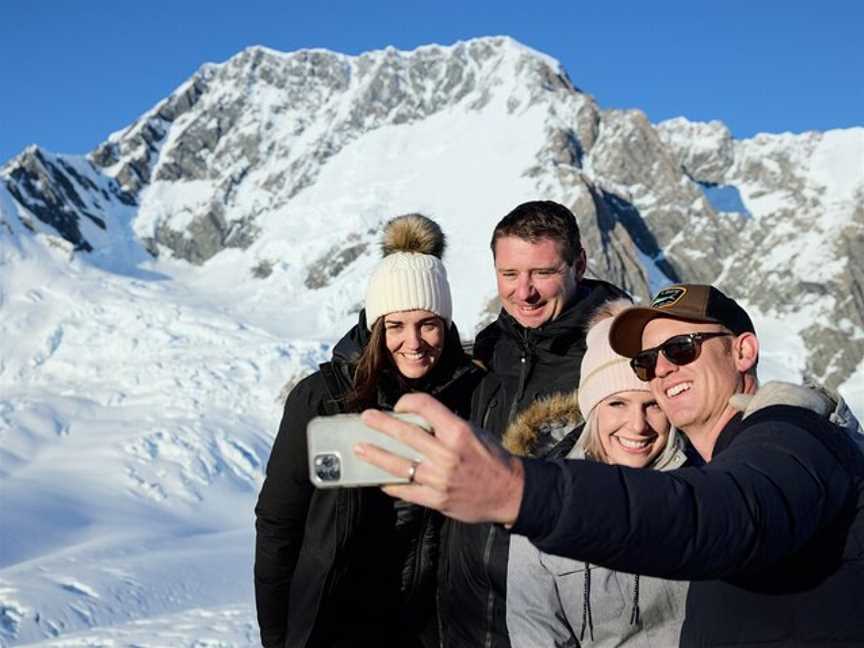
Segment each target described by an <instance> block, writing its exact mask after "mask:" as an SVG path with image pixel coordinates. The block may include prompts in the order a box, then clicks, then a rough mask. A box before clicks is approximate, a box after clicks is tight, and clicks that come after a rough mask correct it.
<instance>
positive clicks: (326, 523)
mask: <svg viewBox="0 0 864 648" xmlns="http://www.w3.org/2000/svg"><path fill="white" fill-rule="evenodd" d="M383 234H384V236H383V243H382V250H383V252H384V258H383V259H381V261H379V262H378V264H377V265H376V266H375V268H374V269H373V271H372V273H371V276H370V277H369V283H368V288H367V291H366V309H365V313H364V312H361V313H359V314H358V321H357V324H356V325H355V326H353V327H352V328H351V330H350V331H348V333H347V334H346V335H345V336H343V338H342V339H341V340H340V341H339V342H338V343H337V344H336V345H335V347H334V348H333V357H332V358H331V360H330V362H325V363H323V364H322V365H320V367H319V370H318V371H316V372H315V373H313V374H312V375H311V376H309V377H308V378H305V379H304V380H302V381H301V382H300V383H298V384H297V385H296V386H295V387H294V388H293V389H292V390H291V393H290V394H289V396H288V399H287V400H286V402H285V411H284V414H283V416H282V423H281V425H280V427H279V433H278V434H277V436H276V442H275V443H274V445H273V451H272V453H271V455H270V460H269V462H268V464H267V476H266V478H265V480H264V485H263V487H262V489H261V494H260V496H259V498H258V505H257V507H256V508H255V513H256V516H257V521H256V529H257V537H256V551H255V595H256V601H257V609H258V625H259V627H260V629H261V644H262V645H263V646H311V645H315V646H320V647H321V648H344V647H346V646H384V647H390V646H421V645H422V646H430V645H437V644H438V637H437V619H436V613H435V610H436V607H435V606H436V568H437V566H436V560H437V559H436V557H437V555H438V538H439V531H440V525H441V516H440V515H439V514H437V513H434V512H432V511H430V510H427V509H423V508H421V507H419V506H416V505H414V504H408V503H406V502H398V503H394V500H392V499H390V497H389V496H387V495H386V494H385V493H383V492H382V491H381V490H380V489H378V488H321V489H317V488H314V487H313V483H312V480H311V479H310V470H312V471H314V472H313V475H315V477H316V480H318V481H316V484H321V483H330V484H333V485H336V484H338V483H339V482H338V480H339V478H340V477H341V474H342V473H341V472H340V471H341V466H342V463H341V462H342V461H343V459H342V458H339V457H336V458H335V459H334V458H332V457H330V458H328V460H329V461H330V463H328V464H326V465H323V464H320V463H315V461H316V459H317V458H313V460H312V462H311V463H312V466H310V465H309V464H310V462H309V459H308V457H307V454H308V453H307V450H308V448H307V441H306V439H307V437H306V433H307V429H306V426H307V424H308V423H309V421H310V420H311V419H312V418H313V417H316V416H324V415H333V414H343V413H357V412H360V411H362V410H364V409H366V408H376V409H382V410H392V409H393V407H394V405H395V404H396V402H397V401H398V400H399V398H400V397H401V396H402V395H403V394H405V393H407V392H411V391H423V392H426V393H429V394H431V395H433V396H434V397H435V398H437V399H438V400H439V401H441V402H442V403H444V405H446V406H447V407H448V408H450V409H451V410H453V411H454V412H456V413H457V414H458V415H459V416H462V417H463V418H468V417H469V416H470V415H471V401H472V396H473V394H474V390H475V389H476V387H477V385H478V383H479V382H480V380H481V379H482V377H483V375H484V372H483V371H482V370H481V369H480V368H479V367H478V366H476V365H475V364H474V363H473V362H471V359H470V358H469V357H467V355H466V354H465V352H464V351H463V350H462V345H461V343H460V340H459V334H458V332H457V331H456V327H455V326H454V325H453V323H452V321H451V318H452V310H453V307H452V305H451V300H450V285H449V283H448V282H447V272H446V271H445V269H444V264H443V263H442V262H441V255H442V254H443V252H444V235H443V234H442V233H441V228H440V227H438V225H436V224H435V223H434V222H433V221H431V220H430V219H428V218H426V217H425V216H421V215H419V214H409V215H407V216H400V217H398V218H395V219H393V220H391V221H390V222H389V223H387V225H386V226H385V228H384V233H383ZM418 468H419V472H420V474H421V475H422V473H423V470H424V467H423V466H422V465H421V464H419V463H415V464H413V465H412V467H411V471H410V472H409V473H408V474H407V475H406V476H405V477H406V478H407V479H408V480H409V481H412V480H414V478H415V472H416V471H418ZM322 475H323V476H322Z"/></svg>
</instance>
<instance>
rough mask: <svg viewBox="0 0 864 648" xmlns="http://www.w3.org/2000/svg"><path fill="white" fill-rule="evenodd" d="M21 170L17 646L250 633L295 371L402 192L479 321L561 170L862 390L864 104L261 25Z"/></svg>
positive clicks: (12, 422)
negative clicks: (264, 487) (338, 48)
mask: <svg viewBox="0 0 864 648" xmlns="http://www.w3.org/2000/svg"><path fill="white" fill-rule="evenodd" d="M601 99H602V98H601ZM0 180H2V182H0V314H2V317H0V480H2V481H0V489H2V491H0V498H2V499H0V504H2V510H3V528H2V531H0V541H2V545H0V645H10V646H11V645H23V644H28V643H33V642H40V643H39V645H60V641H61V640H60V639H58V640H54V639H52V637H64V638H65V639H64V641H65V640H67V639H68V640H69V641H74V642H77V643H73V644H64V645H80V646H89V645H93V646H96V645H105V644H107V643H108V642H109V641H116V642H118V643H121V644H122V645H126V644H124V642H128V644H129V645H131V644H133V643H134V644H135V645H153V646H156V645H163V646H164V645H172V646H186V645H189V646H191V645H202V644H201V643H195V642H196V641H199V640H202V641H206V640H212V641H213V642H214V644H213V645H230V646H235V645H236V646H244V645H254V644H255V636H256V632H257V630H256V628H255V623H254V611H253V606H252V603H251V600H252V598H251V597H252V594H251V554H252V526H251V525H252V517H253V515H252V507H253V506H254V501H255V495H256V493H257V489H258V487H259V486H260V483H261V479H262V475H263V468H264V465H265V464H266V460H267V456H268V453H269V446H270V443H271V441H272V436H273V433H274V431H275V427H276V424H277V423H278V418H279V414H280V407H279V395H280V392H281V390H282V388H283V385H285V384H286V383H291V382H293V381H295V380H296V379H297V378H298V377H299V376H301V375H303V374H304V373H306V372H308V371H311V370H312V369H313V368H314V367H315V365H316V363H317V362H319V361H321V360H322V359H324V358H325V357H326V356H327V354H328V351H329V348H330V345H331V344H332V343H333V342H335V340H336V339H337V338H338V336H339V335H340V334H341V332H342V331H344V330H345V329H346V328H347V327H348V326H349V325H350V324H351V322H352V319H353V318H354V317H355V316H356V311H357V310H358V308H359V306H360V304H361V303H362V300H363V293H364V287H365V280H366V277H367V276H368V272H369V269H370V268H371V267H372V265H373V264H374V263H375V262H376V260H377V259H378V250H377V238H378V234H379V232H380V228H381V225H382V223H383V222H384V221H386V220H387V219H389V218H391V217H392V216H395V215H397V214H400V213H405V212H418V211H419V212H422V213H424V214H428V215H430V216H432V217H433V218H435V219H436V220H438V221H439V222H440V223H441V224H442V226H443V228H444V230H445V232H446V233H447V235H448V237H449V249H448V253H447V255H446V256H445V262H446V264H447V266H448V271H449V273H450V276H451V281H452V283H453V287H454V303H455V319H456V321H457V322H458V323H459V324H460V328H461V330H462V331H463V333H464V334H466V335H470V334H471V333H472V332H474V331H475V330H476V329H477V328H478V326H480V325H481V324H482V323H483V322H484V321H487V320H488V319H489V318H490V317H491V316H492V313H494V312H495V310H496V305H495V304H496V303H495V299H494V296H495V288H494V277H493V274H492V271H491V255H490V252H489V249H488V239H489V236H490V234H491V230H492V227H493V225H494V223H495V222H497V220H498V219H499V218H500V217H501V216H503V215H504V214H505V213H506V212H507V211H509V210H510V209H511V208H512V207H513V206H515V205H516V204H517V203H519V202H522V201H524V200H529V199H535V198H538V197H539V198H550V199H553V200H558V201H561V202H563V203H565V204H568V205H570V206H571V207H572V208H573V210H574V212H575V213H576V214H577V216H578V218H579V221H580V225H581V227H582V230H583V235H584V239H585V243H586V247H587V248H588V250H589V256H590V267H591V270H592V272H593V273H594V274H596V275H597V276H601V277H604V278H607V279H610V280H611V281H614V282H616V283H618V284H619V285H623V286H625V287H626V288H628V289H629V290H631V291H632V292H633V293H634V294H636V295H637V296H640V297H645V296H647V295H648V294H649V293H650V292H653V290H654V289H655V288H656V287H658V286H659V285H661V284H663V283H665V282H668V281H670V280H678V279H681V280H693V281H704V282H713V283H717V284H719V285H720V286H722V287H723V288H724V289H725V290H727V291H728V292H729V293H730V294H732V295H734V296H736V297H738V298H740V299H742V300H743V301H744V302H745V303H746V304H747V305H748V306H749V307H750V309H751V310H752V312H753V314H754V315H755V317H754V319H755V322H756V325H757V329H758V330H759V331H760V334H761V337H762V339H763V344H764V346H765V348H764V351H763V354H762V361H761V363H760V370H761V371H762V372H763V374H764V375H765V377H767V378H772V377H783V378H787V379H791V380H798V379H800V377H801V376H802V375H807V376H809V377H813V378H816V379H819V380H822V381H824V382H826V383H828V384H829V385H830V386H832V387H840V389H841V391H842V393H843V394H844V395H845V396H846V397H847V398H848V399H849V400H850V401H851V402H852V405H853V409H855V410H856V411H857V413H858V414H859V415H860V414H862V413H864V361H862V358H864V268H862V260H861V259H862V258H864V254H862V252H864V234H862V228H864V207H862V205H864V128H854V129H846V130H838V131H830V132H826V133H806V134H802V135H790V134H784V135H759V136H757V137H755V138H753V139H750V140H735V139H733V138H732V136H731V134H730V133H729V131H728V129H726V128H725V127H724V126H723V125H722V124H720V123H717V122H712V123H710V124H702V123H691V122H688V121H686V120H684V119H680V118H679V119H675V120H670V121H667V122H664V123H662V124H657V125H654V124H651V123H650V122H649V121H648V120H647V119H646V118H645V116H644V114H643V113H641V112H640V111H638V110H603V109H601V108H600V107H599V106H598V104H597V102H595V100H594V99H593V98H592V97H591V96H589V95H587V94H585V93H583V92H582V91H581V90H579V89H578V88H576V87H575V86H574V85H573V83H572V82H571V81H570V79H569V78H568V76H567V75H566V73H565V72H564V71H563V70H562V69H561V67H560V65H559V64H558V63H557V62H556V61H554V60H552V59H550V58H549V57H547V56H544V55H543V54H540V53H538V52H536V51H533V50H531V49H529V48H527V47H524V46H523V45H521V44H519V43H516V42H514V41H513V40H511V39H509V38H504V37H497V38H482V39H476V40H471V41H467V42H463V43H457V44H455V45H453V46H449V47H441V46H427V47H422V48H419V49H417V50H415V51H412V52H400V51H397V50H394V49H386V50H382V51H376V52H370V53H367V54H363V55H361V56H357V57H350V56H345V55H341V54H336V53H333V52H328V51H324V50H304V51H299V52H293V53H287V54H286V53H280V52H275V51H272V50H268V49H264V48H260V47H256V48H250V49H247V50H245V51H243V52H241V53H239V54H238V55H236V56H235V57H233V58H232V59H230V60H229V61H227V62H225V63H223V64H218V65H215V64H207V65H204V66H203V67H202V68H201V69H200V70H199V71H198V72H197V73H196V74H195V75H194V76H193V77H192V78H191V79H189V80H188V81H187V82H186V83H184V84H183V85H182V86H181V87H180V88H178V89H177V90H176V91H175V92H174V93H173V94H172V95H171V96H169V97H168V98H166V99H165V100H164V101H162V102H160V103H159V104H158V105H156V106H155V107H153V108H152V109H151V110H149V111H147V112H146V113H144V115H142V117H141V118H140V119H138V120H137V121H136V122H135V123H134V124H132V125H131V126H129V127H128V128H127V129H125V130H123V131H121V132H118V133H115V134H114V135H112V136H111V137H110V138H109V140H108V141H107V142H105V143H104V144H102V145H101V146H100V147H98V148H97V149H96V150H95V151H93V152H91V153H90V154H88V155H86V156H69V155H56V154H51V153H48V152H46V151H43V150H41V149H39V148H38V147H31V148H29V149H27V150H26V151H24V152H23V153H21V154H20V155H19V156H17V157H16V158H14V159H12V160H10V161H9V162H7V163H6V164H5V165H4V166H3V167H2V169H0ZM177 628H187V629H188V632H184V631H183V630H178V629H177ZM148 637H149V641H150V642H149V643H148ZM43 641H44V642H46V643H41V642H43ZM215 642H222V643H215Z"/></svg>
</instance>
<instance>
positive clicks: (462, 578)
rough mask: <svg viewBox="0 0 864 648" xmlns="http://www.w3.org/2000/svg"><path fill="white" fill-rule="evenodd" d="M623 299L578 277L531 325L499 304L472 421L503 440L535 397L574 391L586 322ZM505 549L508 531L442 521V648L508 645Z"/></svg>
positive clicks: (484, 338) (485, 339) (479, 351)
mask: <svg viewBox="0 0 864 648" xmlns="http://www.w3.org/2000/svg"><path fill="white" fill-rule="evenodd" d="M622 297H626V296H625V295H624V293H623V292H622V291H621V290H619V289H618V288H616V287H615V286H613V285H611V284H608V283H606V282H604V281H598V280H592V279H583V280H582V281H581V282H580V283H579V286H578V288H577V293H576V295H575V296H574V298H573V300H572V301H571V302H570V304H568V306H567V307H566V308H565V309H564V310H563V311H562V313H561V314H560V315H559V316H558V318H556V319H555V320H552V321H551V322H547V323H546V324H544V325H542V326H540V327H538V328H533V329H526V328H524V327H523V326H521V325H520V324H519V323H518V322H517V321H516V320H515V319H513V317H511V316H510V315H509V314H507V313H506V312H505V311H503V310H502V311H501V313H500V314H499V315H498V319H497V320H496V321H495V322H493V323H492V324H490V325H489V326H487V327H486V328H485V329H484V330H483V331H481V332H480V333H479V334H478V335H477V339H476V341H475V343H474V357H475V358H476V359H477V360H478V361H479V362H481V363H482V364H483V365H484V366H485V367H486V368H488V369H489V371H490V374H489V375H488V376H486V378H484V380H483V384H482V385H481V387H480V389H479V390H478V394H479V395H480V397H479V398H476V399H475V407H474V409H473V412H472V422H474V423H475V424H477V425H479V426H480V427H482V428H483V429H485V430H486V431H487V432H489V433H491V434H492V435H493V436H494V437H495V438H496V439H499V440H500V439H501V437H502V436H503V434H504V432H505V431H506V429H507V426H508V425H509V423H510V422H511V421H512V420H513V419H514V418H515V416H516V415H517V414H519V413H520V412H521V411H523V410H524V409H525V408H527V407H528V406H529V405H531V404H532V403H533V402H534V401H535V400H537V399H538V398H542V397H545V396H550V395H552V394H559V393H561V394H569V393H570V392H572V391H574V390H575V389H576V388H577V387H578V386H579V373H580V368H581V364H582V356H583V355H584V353H585V333H586V328H587V324H588V320H589V319H590V318H591V316H592V315H593V314H594V311H595V310H596V309H597V307H598V306H600V305H601V304H603V303H605V302H607V301H610V300H612V299H618V298H622ZM509 549H510V536H509V534H507V533H505V532H502V531H501V529H500V528H498V527H497V526H495V525H490V524H465V523H462V522H457V521H453V520H447V521H446V522H445V524H444V530H443V534H442V564H441V570H440V573H439V582H440V590H441V592H442V600H441V607H442V618H443V619H444V626H443V634H444V637H443V644H444V646H445V647H446V648H475V647H477V646H483V647H485V648H506V647H508V646H509V645H510V642H509V639H508V638H507V556H508V554H509ZM443 593H446V597H445V596H443Z"/></svg>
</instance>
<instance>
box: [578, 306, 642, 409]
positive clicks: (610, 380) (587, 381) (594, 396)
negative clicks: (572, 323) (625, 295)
mask: <svg viewBox="0 0 864 648" xmlns="http://www.w3.org/2000/svg"><path fill="white" fill-rule="evenodd" d="M631 306H632V304H631V303H630V302H628V301H625V300H623V299H621V300H616V301H613V302H609V303H607V304H605V305H603V306H601V307H600V309H599V310H598V312H597V314H596V315H595V316H594V318H593V319H592V320H591V323H590V324H589V326H590V328H589V329H588V334H587V335H586V336H585V344H586V346H587V347H588V348H587V349H586V351H585V355H584V356H583V357H582V373H581V378H580V381H579V409H580V410H581V412H582V416H583V417H584V418H586V419H587V418H588V415H589V414H590V413H591V410H593V409H594V407H596V405H597V403H599V402H600V401H602V400H603V399H605V398H608V397H609V396H612V395H613V394H617V393H619V392H623V391H649V389H648V383H645V382H642V381H641V380H639V379H638V378H637V377H636V374H634V373H633V369H631V368H630V358H625V357H624V356H621V355H618V354H617V353H615V352H614V351H613V350H612V347H611V346H610V345H609V329H611V328H612V322H613V320H614V319H615V316H616V315H617V314H618V313H620V312H621V311H623V310H625V309H627V308H629V307H631Z"/></svg>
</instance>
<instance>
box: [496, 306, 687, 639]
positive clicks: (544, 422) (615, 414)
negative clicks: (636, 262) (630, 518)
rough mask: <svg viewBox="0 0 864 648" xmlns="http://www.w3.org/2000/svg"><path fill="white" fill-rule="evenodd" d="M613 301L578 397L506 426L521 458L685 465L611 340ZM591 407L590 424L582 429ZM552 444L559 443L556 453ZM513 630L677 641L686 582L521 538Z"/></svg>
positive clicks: (511, 567) (597, 325) (591, 342)
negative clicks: (566, 554) (551, 550)
mask: <svg viewBox="0 0 864 648" xmlns="http://www.w3.org/2000/svg"><path fill="white" fill-rule="evenodd" d="M628 306H630V304H629V302H626V301H623V300H622V301H617V302H611V303H609V304H606V305H605V306H604V307H601V309H600V310H599V311H598V313H597V314H596V315H595V316H594V318H593V319H592V320H591V322H590V323H589V331H588V335H587V337H586V343H587V347H588V348H587V351H586V353H585V356H584V359H583V361H582V371H581V379H580V383H579V391H578V395H573V396H571V397H570V398H565V397H559V398H557V399H555V400H552V401H545V402H542V403H538V405H537V406H536V407H535V408H532V409H531V410H529V411H526V412H525V414H524V415H523V416H522V417H520V419H518V420H517V421H516V424H515V425H514V426H513V427H512V428H511V429H510V430H508V433H507V436H506V438H505V445H507V446H508V448H509V449H510V450H511V451H513V452H516V453H518V454H523V455H534V456H546V457H548V458H567V459H582V460H587V461H599V462H603V463H607V464H614V465H618V466H623V467H626V468H628V469H633V468H639V469H641V468H648V469H652V470H671V469H673V468H679V467H681V466H682V465H684V464H685V462H686V461H687V456H686V455H685V453H684V446H685V444H684V441H683V439H682V438H681V437H680V436H679V434H678V432H677V431H676V430H675V429H674V428H672V427H671V425H670V424H669V420H668V419H667V418H666V415H665V414H663V412H662V411H660V408H659V407H658V406H657V403H656V402H655V401H654V399H653V397H652V396H651V393H650V392H649V391H648V383H644V382H641V381H640V380H639V379H637V378H636V376H635V375H634V374H633V371H632V369H631V368H630V366H629V360H628V359H627V358H624V357H623V356H619V355H617V354H616V353H615V352H614V351H612V348H611V347H610V346H609V328H610V327H611V325H612V319H613V317H614V316H615V315H616V314H617V313H618V312H620V311H621V310H623V309H625V308H627V307H628ZM580 412H581V413H584V418H585V422H584V424H582V425H576V423H577V422H578V421H579V420H580V418H581V416H580ZM550 448H551V449H550ZM507 581H508V591H507V629H508V632H509V635H510V642H511V645H512V646H513V648H529V647H530V648H535V647H537V646H556V647H565V646H566V647H567V648H572V647H577V646H603V647H606V646H624V645H626V646H677V645H678V638H679V635H680V631H681V624H682V622H683V620H684V603H685V600H686V596H687V584H686V583H684V582H675V581H664V580H661V579H657V578H648V577H644V576H643V577H640V576H634V575H632V574H625V573H621V572H615V571H611V570H608V569H605V568H602V567H597V566H595V565H590V564H588V563H584V562H578V561H575V560H572V559H569V558H561V557H558V556H553V555H550V554H545V553H543V552H541V551H540V550H538V549H537V548H536V547H534V545H532V544H531V543H530V542H529V541H528V540H527V539H526V538H524V537H522V536H513V538H512V540H511V544H510V556H509V562H508V570H507Z"/></svg>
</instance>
